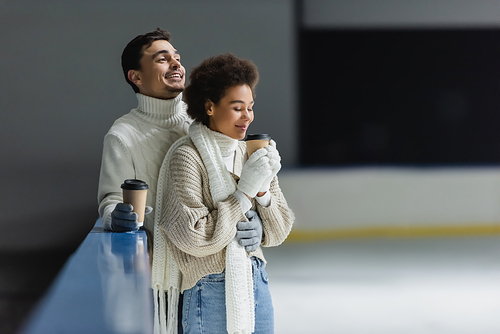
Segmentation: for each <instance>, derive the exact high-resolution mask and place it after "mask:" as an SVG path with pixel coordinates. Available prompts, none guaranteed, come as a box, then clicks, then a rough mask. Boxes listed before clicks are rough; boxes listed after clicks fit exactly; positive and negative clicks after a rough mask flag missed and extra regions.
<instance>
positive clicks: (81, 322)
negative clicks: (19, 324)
mask: <svg viewBox="0 0 500 334" xmlns="http://www.w3.org/2000/svg"><path fill="white" fill-rule="evenodd" d="M35 279H36V278H35ZM152 304H153V302H152V292H151V289H150V269H149V259H148V252H147V237H146V232H144V231H138V232H127V233H112V232H104V231H103V229H102V226H101V221H100V220H98V221H97V222H96V224H95V226H94V228H93V229H92V231H91V232H90V233H89V234H88V235H87V237H86V238H85V240H84V241H83V242H82V244H81V245H80V246H79V247H78V249H77V250H76V252H75V253H74V254H73V255H71V257H70V258H69V259H68V261H67V262H66V264H65V265H64V267H63V269H62V270H61V272H60V273H59V274H58V276H57V278H56V280H55V281H54V283H53V284H52V286H51V287H50V289H49V290H48V292H47V293H46V295H45V296H44V297H43V299H42V300H41V301H40V303H39V304H38V305H37V307H36V309H35V310H34V312H33V314H32V315H31V317H30V318H29V320H28V322H27V324H26V326H25V328H24V330H23V331H22V333H25V334H42V333H43V334H47V333H85V334H88V333H124V334H125V333H133V334H136V333H137V334H139V333H148V334H149V333H152V332H153V310H152Z"/></svg>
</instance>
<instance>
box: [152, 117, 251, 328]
mask: <svg viewBox="0 0 500 334" xmlns="http://www.w3.org/2000/svg"><path fill="white" fill-rule="evenodd" d="M189 137H190V138H191V140H192V141H193V143H194V145H195V147H196V149H197V150H198V152H199V153H200V156H201V158H202V160H203V163H204V165H205V167H206V169H207V172H208V178H209V181H210V182H209V185H210V194H211V195H212V199H213V202H214V204H215V205H217V203H218V202H220V201H223V200H225V199H227V197H228V196H229V195H231V194H233V193H234V192H235V191H236V185H235V182H234V179H233V178H232V176H231V174H230V173H229V171H228V170H227V169H226V167H225V165H224V161H223V159H222V157H223V155H224V156H228V155H229V154H230V153H232V152H234V150H235V149H236V147H237V145H238V141H237V140H235V139H232V138H230V137H228V136H225V135H223V134H220V133H217V132H214V131H212V130H210V129H208V128H207V127H206V126H204V125H203V124H201V123H199V122H194V123H193V124H191V126H190V128H189ZM188 139H189V138H187V137H183V138H182V139H180V140H178V141H177V142H176V143H175V144H174V145H173V146H172V147H171V148H170V150H169V153H167V156H166V157H165V160H164V162H163V165H162V168H161V170H160V175H159V178H158V193H157V203H156V213H155V226H154V253H153V268H152V281H153V282H152V283H153V290H154V292H155V294H154V298H155V333H158V334H160V333H161V334H163V333H168V334H170V333H174V334H175V333H177V307H178V294H179V287H180V278H181V275H180V272H179V269H178V268H177V264H176V263H175V261H174V259H173V257H172V255H171V251H169V250H168V247H167V243H166V240H165V236H164V235H163V232H162V231H161V230H160V228H159V223H160V219H161V211H162V210H161V203H159V202H160V201H162V200H161V199H162V197H163V189H166V185H165V180H167V177H166V176H167V174H166V173H168V168H166V167H165V166H167V165H168V161H170V156H171V153H172V152H173V151H175V149H176V148H177V147H179V146H181V145H182V144H184V143H185V142H187V141H188ZM221 151H222V152H223V153H224V154H222V153H221ZM162 268H163V269H162ZM165 270H166V272H165ZM164 288H166V290H164ZM164 291H167V294H168V311H169V312H168V313H169V314H168V321H167V324H165V321H164V319H163V318H164V317H163V316H161V315H162V314H165V298H164ZM162 295H163V296H162ZM158 300H159V301H160V302H159V303H158ZM158 318H159V319H158ZM226 320H227V331H228V333H230V334H250V333H252V332H253V330H254V327H255V314H254V298H253V281H252V264H251V260H250V259H249V258H248V256H247V253H246V251H245V248H244V247H242V246H241V245H240V244H239V243H238V241H237V240H236V239H233V240H232V241H231V243H230V244H229V245H228V246H227V247H226ZM166 325H167V326H168V327H167V326H166Z"/></svg>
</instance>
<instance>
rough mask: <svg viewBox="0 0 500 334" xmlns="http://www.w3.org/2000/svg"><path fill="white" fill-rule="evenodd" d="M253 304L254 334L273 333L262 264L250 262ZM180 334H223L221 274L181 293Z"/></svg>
mask: <svg viewBox="0 0 500 334" xmlns="http://www.w3.org/2000/svg"><path fill="white" fill-rule="evenodd" d="M252 272H253V293H254V301H255V332H254V333H255V334H272V333H274V309H273V303H272V300H271V294H270V292H269V286H268V280H267V273H266V269H265V265H264V263H263V262H262V260H260V259H257V258H252ZM182 327H183V328H184V334H202V333H207V334H218V333H221V334H227V330H226V296H225V272H222V273H221V274H211V275H207V276H205V277H203V278H202V279H200V280H199V281H198V282H197V283H196V285H195V286H194V287H192V288H191V289H189V290H186V291H184V297H183V306H182Z"/></svg>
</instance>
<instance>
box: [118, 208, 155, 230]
mask: <svg viewBox="0 0 500 334" xmlns="http://www.w3.org/2000/svg"><path fill="white" fill-rule="evenodd" d="M133 209H134V208H133V207H132V204H127V203H118V204H116V207H115V209H114V210H113V212H111V229H112V231H113V232H129V231H137V230H139V227H140V225H141V224H140V223H139V222H138V221H137V213H135V212H133V211H132V210H133ZM152 211H153V208H152V207H150V206H146V212H145V215H148V214H150V213H151V212H152Z"/></svg>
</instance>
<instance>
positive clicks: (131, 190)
mask: <svg viewBox="0 0 500 334" xmlns="http://www.w3.org/2000/svg"><path fill="white" fill-rule="evenodd" d="M148 189H149V187H148V185H147V183H146V182H144V181H141V180H137V179H128V180H125V181H124V182H123V184H122V190H123V203H128V204H132V206H133V207H134V209H133V211H134V212H135V213H137V216H138V217H137V222H138V223H140V225H141V226H142V224H143V223H144V213H145V211H146V198H147V195H148Z"/></svg>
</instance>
